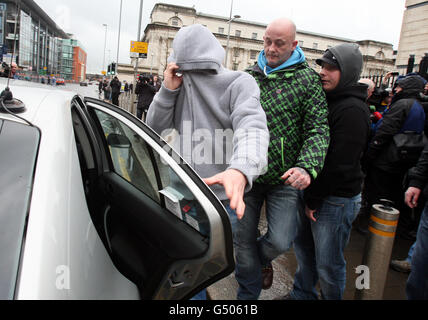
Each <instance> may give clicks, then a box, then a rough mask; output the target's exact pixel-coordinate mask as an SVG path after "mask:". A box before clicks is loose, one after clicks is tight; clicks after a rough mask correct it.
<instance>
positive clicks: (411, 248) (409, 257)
mask: <svg viewBox="0 0 428 320" xmlns="http://www.w3.org/2000/svg"><path fill="white" fill-rule="evenodd" d="M415 247H416V242H415V243H414V244H412V246H411V247H410V249H409V253H408V254H407V258H406V261H407V262H409V263H411V262H412V257H413V252H414V251H415Z"/></svg>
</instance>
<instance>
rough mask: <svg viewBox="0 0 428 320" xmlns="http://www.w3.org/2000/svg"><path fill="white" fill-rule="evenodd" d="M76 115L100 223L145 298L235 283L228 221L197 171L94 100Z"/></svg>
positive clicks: (91, 203)
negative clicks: (227, 279) (228, 280)
mask: <svg viewBox="0 0 428 320" xmlns="http://www.w3.org/2000/svg"><path fill="white" fill-rule="evenodd" d="M73 110H74V111H73V122H74V124H75V136H76V141H77V144H78V146H79V148H78V149H79V150H80V152H79V155H80V162H81V167H82V176H83V179H84V182H85V192H86V198H87V202H88V207H89V210H90V213H91V217H92V220H93V222H94V225H95V227H96V228H97V230H98V233H99V234H100V237H101V239H102V241H103V243H104V245H105V247H106V249H107V251H108V252H109V255H110V257H111V259H112V261H113V263H114V264H115V266H116V268H117V269H118V270H119V271H120V272H121V273H122V274H123V275H124V276H126V277H127V278H128V279H129V280H131V281H132V282H133V283H135V285H136V286H137V287H138V289H139V291H140V294H141V298H142V299H168V300H178V299H188V298H191V297H192V296H194V295H195V294H196V293H198V292H199V291H201V290H202V289H203V288H206V287H207V286H209V285H210V284H212V283H214V282H216V281H218V280H220V279H222V278H224V277H225V276H227V275H229V274H230V273H231V272H232V271H233V270H234V258H233V241H232V231H231V226H230V222H229V217H228V214H227V212H226V210H225V209H224V207H223V205H222V204H221V202H220V201H219V200H218V199H217V197H216V196H215V195H214V194H213V192H212V191H211V190H210V189H209V188H208V187H207V186H206V185H205V183H204V182H203V181H202V180H201V178H200V177H199V176H198V175H197V174H196V173H195V172H194V171H193V170H192V168H191V167H190V166H188V165H187V164H186V163H184V161H183V160H182V159H181V158H180V157H179V156H178V155H177V154H176V153H175V152H174V151H173V150H172V149H171V148H170V147H169V145H168V144H167V143H166V142H165V141H163V140H162V139H161V138H160V137H159V136H158V135H157V134H156V133H155V132H154V131H152V130H151V129H150V128H149V127H147V126H146V125H145V124H144V123H142V122H141V121H139V120H138V119H137V118H135V117H134V116H132V115H131V114H129V113H128V112H126V111H124V110H121V109H119V108H117V107H114V106H112V105H110V104H107V103H104V102H102V101H100V100H96V99H91V98H86V99H85V101H84V103H82V102H80V103H76V105H75V107H74V109H73ZM79 128H80V129H79ZM82 128H84V130H82ZM87 153H93V155H92V156H88V155H87ZM94 154H95V155H94ZM94 167H96V168H95V169H94V170H92V169H91V168H94Z"/></svg>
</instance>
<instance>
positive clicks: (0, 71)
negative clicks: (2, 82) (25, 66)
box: [0, 62, 10, 78]
mask: <svg viewBox="0 0 428 320" xmlns="http://www.w3.org/2000/svg"><path fill="white" fill-rule="evenodd" d="M9 75H10V66H9V65H8V64H7V63H6V62H2V64H1V68H0V77H2V78H9Z"/></svg>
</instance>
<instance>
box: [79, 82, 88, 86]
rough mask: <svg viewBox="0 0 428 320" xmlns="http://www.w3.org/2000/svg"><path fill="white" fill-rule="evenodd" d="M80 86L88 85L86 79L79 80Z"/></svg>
mask: <svg viewBox="0 0 428 320" xmlns="http://www.w3.org/2000/svg"><path fill="white" fill-rule="evenodd" d="M80 86H81V87H87V86H88V82H87V81H81V82H80Z"/></svg>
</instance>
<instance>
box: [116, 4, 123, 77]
mask: <svg viewBox="0 0 428 320" xmlns="http://www.w3.org/2000/svg"><path fill="white" fill-rule="evenodd" d="M122 4H123V0H120V11H119V35H118V37H117V56H116V72H115V75H117V73H118V71H119V49H120V27H121V24H122Z"/></svg>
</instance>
